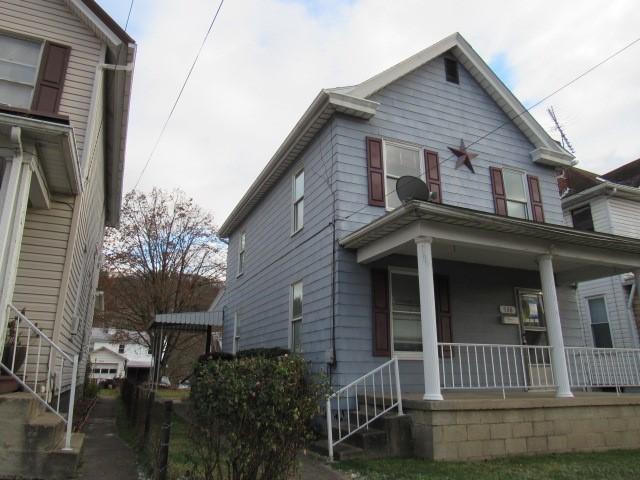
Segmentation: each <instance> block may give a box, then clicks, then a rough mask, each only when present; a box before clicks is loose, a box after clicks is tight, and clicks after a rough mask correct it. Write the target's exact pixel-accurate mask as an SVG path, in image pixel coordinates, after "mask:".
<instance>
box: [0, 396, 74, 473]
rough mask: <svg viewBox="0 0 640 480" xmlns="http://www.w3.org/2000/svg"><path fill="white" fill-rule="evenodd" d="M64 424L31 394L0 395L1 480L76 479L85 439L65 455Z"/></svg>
mask: <svg viewBox="0 0 640 480" xmlns="http://www.w3.org/2000/svg"><path fill="white" fill-rule="evenodd" d="M65 431H66V425H65V422H64V421H63V420H62V419H61V418H60V417H58V416H57V415H55V414H54V413H51V412H50V411H48V410H47V409H46V408H45V407H44V406H43V405H42V404H41V403H40V402H39V401H38V400H36V399H35V398H34V397H32V396H31V394H29V393H10V394H5V395H0V478H16V477H17V478H21V479H47V480H59V479H60V480H62V479H65V480H66V479H70V478H73V477H74V476H75V472H76V468H77V466H78V462H79V459H80V455H81V453H82V447H83V445H84V436H83V435H81V434H74V435H73V436H72V442H71V447H72V448H71V450H69V451H63V450H62V448H63V447H64V441H65Z"/></svg>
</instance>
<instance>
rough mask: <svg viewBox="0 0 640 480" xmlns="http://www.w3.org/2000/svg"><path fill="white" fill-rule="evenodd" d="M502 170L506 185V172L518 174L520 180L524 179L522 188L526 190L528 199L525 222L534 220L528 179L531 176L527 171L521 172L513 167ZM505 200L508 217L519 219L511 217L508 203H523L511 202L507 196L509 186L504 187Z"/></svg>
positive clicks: (525, 195) (525, 193) (502, 168)
mask: <svg viewBox="0 0 640 480" xmlns="http://www.w3.org/2000/svg"><path fill="white" fill-rule="evenodd" d="M501 170H502V178H503V180H502V182H503V183H504V172H512V173H517V174H519V175H520V178H521V179H522V187H523V188H524V198H526V200H527V201H526V208H527V218H526V219H525V220H533V210H532V208H531V197H530V195H529V182H528V181H527V177H528V175H529V173H528V172H526V171H525V170H521V169H519V168H513V167H501ZM504 200H505V205H506V207H507V216H508V217H510V218H518V217H511V216H510V215H509V206H508V204H507V202H517V203H521V202H519V201H518V200H510V199H509V197H508V196H507V186H506V185H504Z"/></svg>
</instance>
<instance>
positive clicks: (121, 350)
mask: <svg viewBox="0 0 640 480" xmlns="http://www.w3.org/2000/svg"><path fill="white" fill-rule="evenodd" d="M118 353H124V343H121V344H120V345H118Z"/></svg>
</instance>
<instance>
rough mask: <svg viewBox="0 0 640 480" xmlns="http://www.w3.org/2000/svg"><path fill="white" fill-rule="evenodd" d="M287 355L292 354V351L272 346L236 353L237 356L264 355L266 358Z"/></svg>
mask: <svg viewBox="0 0 640 480" xmlns="http://www.w3.org/2000/svg"><path fill="white" fill-rule="evenodd" d="M287 355H291V351H289V350H287V349H286V348H281V347H271V348H249V349H247V350H241V351H240V352H238V354H237V355H236V358H252V357H264V358H279V357H284V356H287Z"/></svg>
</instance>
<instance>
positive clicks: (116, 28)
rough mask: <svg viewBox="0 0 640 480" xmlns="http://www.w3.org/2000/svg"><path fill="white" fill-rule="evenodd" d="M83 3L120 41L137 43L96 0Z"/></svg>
mask: <svg viewBox="0 0 640 480" xmlns="http://www.w3.org/2000/svg"><path fill="white" fill-rule="evenodd" d="M81 1H82V3H84V4H85V5H86V6H87V7H88V8H89V10H91V11H92V12H93V13H94V14H95V15H96V17H98V18H99V19H100V20H101V21H102V22H103V23H104V24H105V25H106V26H107V27H108V28H109V30H111V31H112V32H113V33H115V35H116V36H117V37H118V38H119V39H120V40H122V42H123V43H125V44H129V43H136V41H135V40H134V39H133V38H131V36H129V34H128V33H127V32H125V31H124V29H123V28H122V27H121V26H120V25H118V22H116V21H115V20H114V19H113V18H111V16H110V15H109V14H108V13H107V12H105V11H104V9H103V8H102V7H101V6H100V5H98V4H97V3H96V2H95V1H94V0H81Z"/></svg>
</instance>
